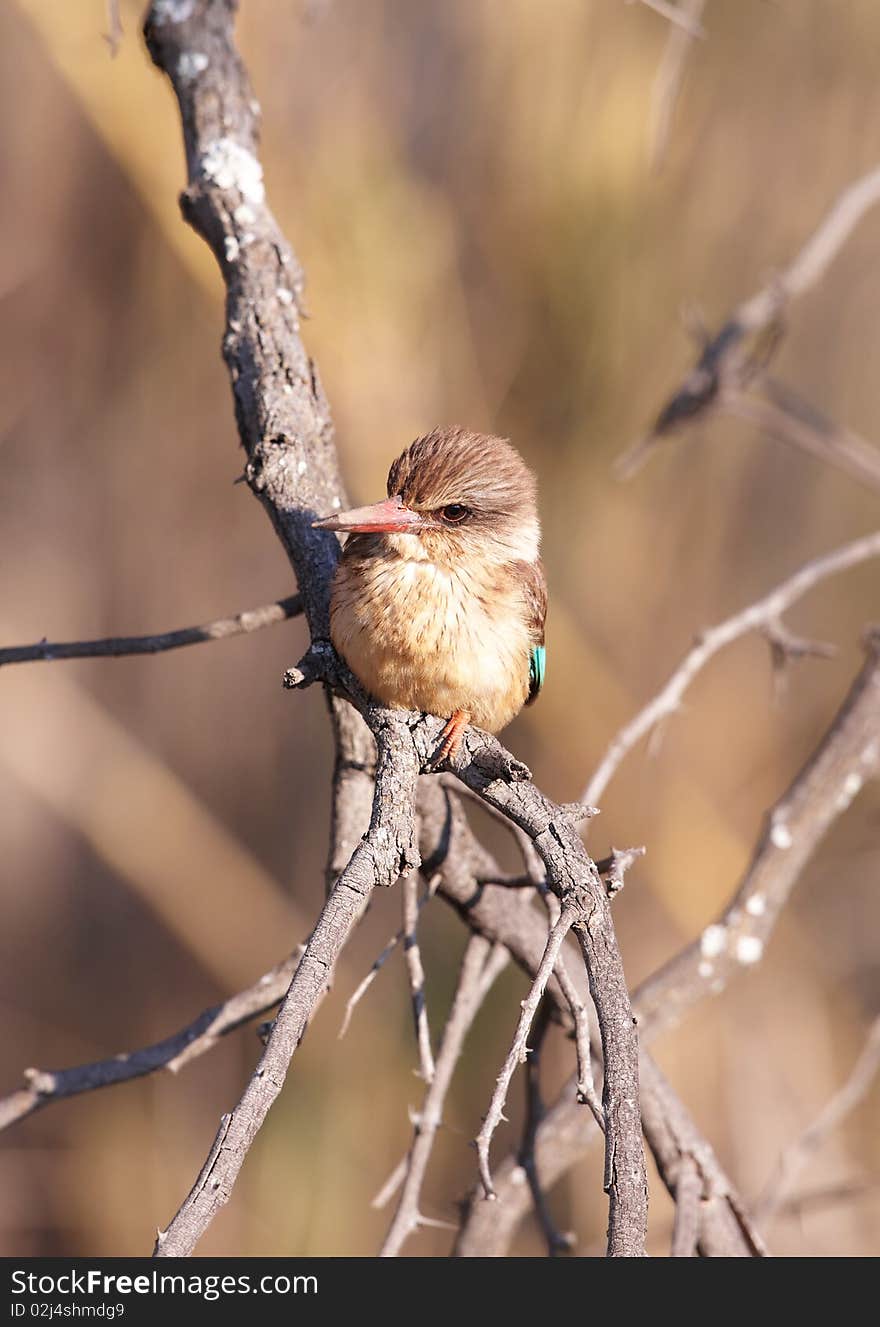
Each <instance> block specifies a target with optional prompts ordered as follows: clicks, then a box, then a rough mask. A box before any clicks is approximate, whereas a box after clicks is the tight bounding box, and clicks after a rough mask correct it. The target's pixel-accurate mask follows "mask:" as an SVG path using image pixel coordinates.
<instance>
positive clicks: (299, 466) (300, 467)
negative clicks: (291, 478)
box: [296, 461, 309, 475]
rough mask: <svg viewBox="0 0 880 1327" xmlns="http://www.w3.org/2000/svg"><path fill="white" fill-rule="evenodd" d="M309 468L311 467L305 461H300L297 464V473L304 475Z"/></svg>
mask: <svg viewBox="0 0 880 1327" xmlns="http://www.w3.org/2000/svg"><path fill="white" fill-rule="evenodd" d="M308 468H309V467H308V465H307V464H306V462H305V461H298V462H297V466H296V473H297V474H298V475H304V474H305V472H306V471H307V470H308Z"/></svg>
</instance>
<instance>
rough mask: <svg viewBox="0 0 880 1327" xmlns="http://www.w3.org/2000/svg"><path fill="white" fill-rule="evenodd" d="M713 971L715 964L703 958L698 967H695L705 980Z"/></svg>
mask: <svg viewBox="0 0 880 1327" xmlns="http://www.w3.org/2000/svg"><path fill="white" fill-rule="evenodd" d="M714 971H715V964H714V963H710V962H709V961H708V959H705V958H704V959H703V960H702V962H701V963H700V965H699V967H698V968H697V972H698V973H699V974H700V976H701V977H702V978H704V980H705V981H708V980H709V978H710V977H711V976H712V974H713V972H714Z"/></svg>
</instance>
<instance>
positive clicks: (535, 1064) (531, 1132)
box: [519, 996, 574, 1258]
mask: <svg viewBox="0 0 880 1327" xmlns="http://www.w3.org/2000/svg"><path fill="white" fill-rule="evenodd" d="M550 1021H551V1003H550V1001H549V1000H548V999H547V998H546V996H545V998H544V999H543V1000H542V1001H541V1004H540V1006H539V1008H538V1013H537V1015H536V1017H535V1022H534V1026H533V1028H532V1045H531V1048H530V1051H529V1056H528V1059H527V1060H526V1122H525V1126H524V1128H523V1138H522V1142H521V1143H520V1148H519V1164H520V1165H521V1166H522V1168H523V1170H524V1171H525V1173H526V1178H527V1179H528V1182H529V1188H530V1189H531V1192H532V1202H533V1203H534V1205H535V1215H536V1216H537V1218H538V1223H539V1225H540V1227H541V1230H542V1231H543V1233H544V1239H545V1240H546V1241H547V1254H548V1256H549V1257H551V1258H558V1257H560V1256H561V1255H563V1254H566V1253H570V1252H571V1249H572V1247H573V1245H574V1238H573V1236H572V1235H571V1234H570V1233H568V1232H566V1233H565V1234H563V1233H562V1231H560V1230H558V1229H557V1226H556V1222H555V1221H554V1220H553V1214H552V1213H551V1211H550V1204H549V1203H548V1201H547V1195H546V1194H545V1192H544V1189H543V1187H542V1185H541V1178H540V1173H539V1171H538V1163H537V1160H536V1158H535V1139H536V1137H537V1135H538V1129H539V1127H540V1124H541V1121H542V1120H543V1118H544V1113H545V1112H544V1102H543V1099H542V1097H541V1051H542V1050H543V1048H544V1039H545V1037H546V1035H547V1030H548V1028H549V1027H550Z"/></svg>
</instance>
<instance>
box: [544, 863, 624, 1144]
mask: <svg viewBox="0 0 880 1327" xmlns="http://www.w3.org/2000/svg"><path fill="white" fill-rule="evenodd" d="M596 870H597V871H599V863H598V862H597V863H596ZM625 870H626V867H624V868H623V870H622V871H621V872H620V884H619V885H618V886H617V888H618V889H619V888H621V887H622V885H623V874H624V871H625ZM599 874H600V875H602V872H601V871H599ZM615 892H616V891H615ZM544 904H545V907H546V908H547V913H548V916H549V918H550V924H551V926H552V925H555V923H556V922H558V921H559V917H560V915H561V911H562V909H561V907H560V905H559V900H558V899H557V898H556V897H555V895H553V894H549V893H548V894H545V896H544ZM553 975H554V976H555V978H556V980H557V981H558V982H559V989H560V990H561V991H562V995H563V998H564V999H565V1002H566V1004H567V1005H568V1009H569V1013H570V1014H571V1021H572V1023H573V1024H574V1043H575V1055H576V1057H577V1083H576V1088H575V1090H576V1092H577V1099H578V1101H580V1102H582V1103H583V1104H584V1105H585V1106H589V1108H590V1110H591V1111H592V1113H593V1119H594V1120H595V1121H596V1123H597V1124H598V1126H599V1128H600V1129H601V1130H602V1132H603V1133H604V1131H605V1112H604V1111H603V1110H602V1103H601V1102H600V1100H599V1098H598V1096H597V1095H596V1085H595V1083H594V1081H593V1057H592V1053H591V1049H590V1020H589V1016H588V1014H587V1006H586V1004H585V1002H584V1001H583V1000H582V999H581V997H580V995H579V993H578V990H577V987H576V986H575V984H574V981H573V980H572V978H571V975H570V974H569V971H568V968H567V967H566V965H565V954H564V953H563V952H562V951H560V954H559V958H558V959H557V960H556V966H555V967H554V969H553ZM542 1007H546V1008H548V1009H549V1005H547V1006H542Z"/></svg>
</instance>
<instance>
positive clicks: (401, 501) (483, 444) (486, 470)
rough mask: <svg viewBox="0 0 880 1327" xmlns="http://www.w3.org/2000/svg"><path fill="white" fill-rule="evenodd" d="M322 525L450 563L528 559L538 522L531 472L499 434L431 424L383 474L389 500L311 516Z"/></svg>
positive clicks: (535, 546)
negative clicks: (373, 537)
mask: <svg viewBox="0 0 880 1327" xmlns="http://www.w3.org/2000/svg"><path fill="white" fill-rule="evenodd" d="M314 524H315V526H316V527H317V528H318V529H321V530H340V531H341V530H350V531H355V532H357V533H361V534H374V535H380V536H382V537H384V539H386V540H387V541H388V543H389V544H390V545H391V546H392V547H394V548H395V549H396V550H397V551H399V552H400V553H402V554H403V555H404V556H406V557H410V558H416V559H419V558H426V559H429V560H430V561H432V562H434V563H436V564H438V565H439V566H452V565H455V564H458V563H460V561H461V559H462V558H465V557H473V558H479V559H482V560H483V561H490V562H493V563H505V562H511V561H515V560H522V561H524V562H534V561H535V559H536V557H537V556H538V544H539V540H540V527H539V524H538V510H537V502H536V484H535V477H534V475H533V474H532V472H531V470H530V469H529V468H528V466H527V465H526V464H525V462H524V461H523V460H522V458H521V457H520V456H519V454H518V453H517V452H516V451H514V449H513V447H511V445H510V443H509V442H505V440H504V439H503V438H493V437H488V436H486V435H485V434H482V433H471V432H469V431H468V430H467V429H461V428H448V429H434V431H433V432H432V433H428V434H426V435H425V437H423V438H417V439H416V440H415V442H413V443H410V445H409V447H407V449H406V451H405V452H403V453H402V454H401V455H400V456H398V458H397V460H396V461H395V462H394V464H393V465H392V467H391V469H390V471H389V472H388V498H387V500H386V501H384V502H377V503H376V504H375V505H374V506H372V507H358V508H355V509H354V510H353V511H344V512H339V513H338V515H335V516H328V517H326V518H325V519H324V520H322V521H315V523H314Z"/></svg>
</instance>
